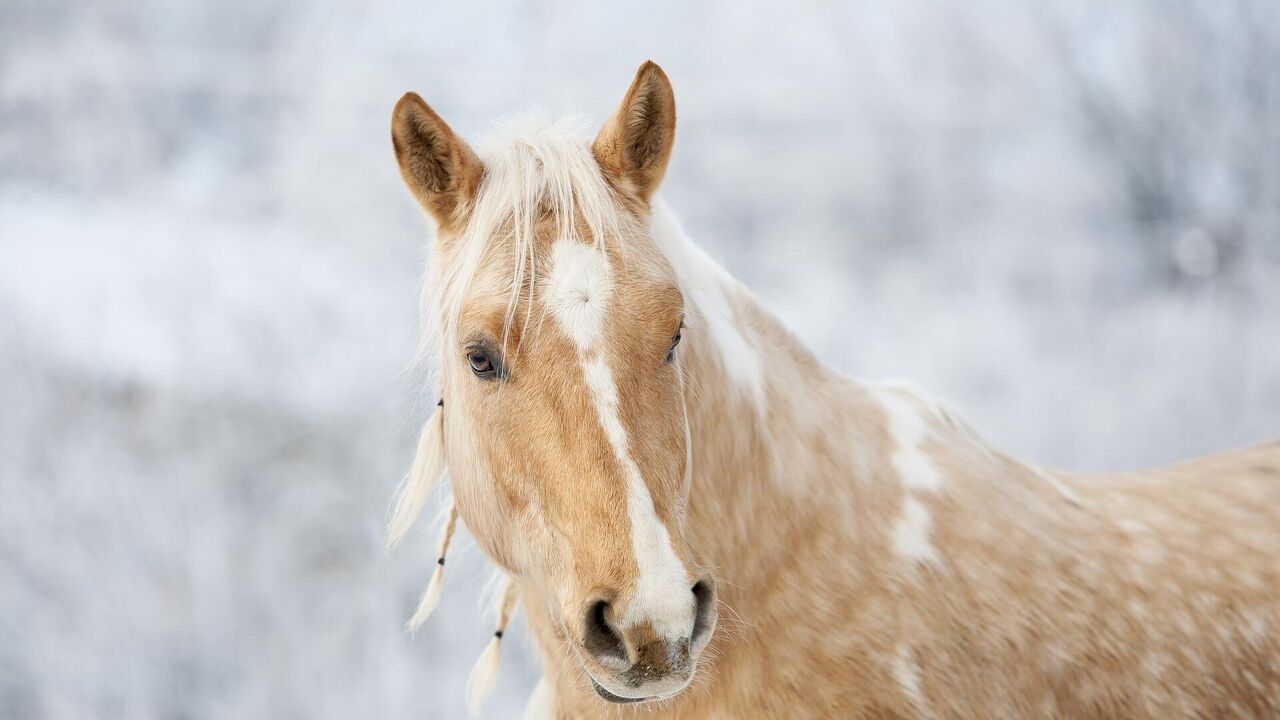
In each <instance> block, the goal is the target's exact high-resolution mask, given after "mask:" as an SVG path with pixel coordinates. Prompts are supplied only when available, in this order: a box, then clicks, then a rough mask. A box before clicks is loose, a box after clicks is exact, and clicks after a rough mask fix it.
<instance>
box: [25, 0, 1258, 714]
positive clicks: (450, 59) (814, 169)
mask: <svg viewBox="0 0 1280 720" xmlns="http://www.w3.org/2000/svg"><path fill="white" fill-rule="evenodd" d="M466 6H470V7H473V8H474V9H463V8H464V7H466ZM646 58H653V59H655V60H656V61H658V62H659V63H661V64H662V65H663V67H664V68H665V69H666V70H667V72H668V74H669V75H670V76H671V78H672V80H673V82H674V83H675V86H676V90H677V96H678V101H679V107H680V131H679V139H678V141H677V148H676V155H675V158H674V161H673V163H672V166H671V169H670V171H669V173H668V176H667V177H668V179H667V182H666V185H665V188H664V194H665V196H666V198H667V200H668V202H669V203H670V204H671V205H672V206H673V207H674V209H675V210H676V211H677V213H678V214H680V215H681V216H682V218H683V220H684V222H685V225H686V227H687V229H688V230H689V231H690V233H691V234H692V235H693V236H694V237H695V238H697V239H699V240H700V241H701V243H702V244H703V245H704V247H706V248H707V249H708V250H709V252H710V253H711V254H712V255H713V256H715V257H716V258H719V259H720V260H721V261H723V262H724V263H725V264H726V265H727V266H728V268H729V269H730V270H731V271H732V272H733V273H735V274H737V275H738V276H739V277H740V278H742V279H743V280H744V281H745V282H746V283H747V284H748V285H750V286H751V287H753V288H754V289H755V290H756V291H757V292H758V293H759V295H760V296H761V298H762V299H763V300H764V302H765V303H766V304H767V305H768V306H770V307H772V308H773V309H774V310H776V311H777V312H778V313H779V314H780V315H781V316H782V317H783V318H784V319H785V320H786V322H787V323H788V324H789V325H790V326H791V327H792V328H793V329H794V330H796V332H798V333H799V334H800V335H801V336H802V337H803V338H804V339H805V340H806V341H808V342H809V343H810V344H811V345H812V346H813V347H814V348H815V349H817V350H818V351H819V352H820V353H821V354H822V355H823V356H824V358H825V359H826V361H827V362H828V363H829V364H831V365H833V366H835V367H837V368H840V369H842V370H845V371H848V372H850V373H853V374H856V375H859V376H863V377H868V378H884V377H893V376H902V377H906V378H910V379H912V380H914V381H916V382H917V383H919V384H921V385H923V386H924V387H925V388H927V389H929V390H931V391H932V392H934V393H936V394H937V395H940V396H942V397H944V398H946V399H948V400H949V401H950V402H951V403H952V404H953V405H954V406H955V407H956V408H957V409H959V410H960V412H961V414H962V415H964V416H966V417H967V418H968V419H969V420H970V421H971V422H972V423H973V424H974V425H975V426H976V427H978V428H979V429H980V430H981V431H982V432H983V433H984V434H985V435H986V436H987V437H988V438H989V439H990V440H991V441H992V442H993V443H995V444H996V445H997V446H999V447H1002V448H1004V449H1006V450H1008V451H1010V452H1013V453H1015V454H1018V455H1021V456H1022V457H1024V458H1027V459H1030V460H1035V461H1039V462H1043V463H1046V464H1050V465H1056V466H1062V467H1066V468H1071V469H1077V470H1103V469H1126V468H1135V467H1139V466H1142V465H1148V464H1155V463H1164V462H1170V461H1174V460H1177V459H1180V458H1185V457H1188V456H1192V455H1197V454H1201V453H1207V452H1210V451H1214V450H1220V449H1226V448H1231V447H1235V446H1240V445H1244V444H1248V443H1253V442H1257V441H1261V440H1264V439H1268V438H1271V437H1275V436H1280V72H1278V71H1277V68H1280V3H1276V2H1274V0H1132V1H1128V0H1122V1H1120V2H1117V1H1116V0H1097V1H1093V0H1083V1H1079V2H1076V1H1068V0H1042V1H1040V2H1035V3H1021V4H1018V3H1014V4H1011V3H1007V2H995V1H993V0H975V1H972V2H967V3H963V4H957V3H943V2H924V1H921V0H908V1H904V2H895V3H879V2H841V3H837V2H826V1H823V2H818V1H816V0H801V1H798V2H789V3H775V2H767V1H765V0H749V1H744V0H721V1H719V2H704V3H697V4H692V3H684V2H679V1H677V0H653V1H652V2H648V3H645V4H644V7H643V8H642V9H640V8H637V9H631V10H627V9H622V8H617V7H614V6H613V4H611V3H567V2H542V3H532V2H499V1H496V0H495V1H492V2H486V3H483V4H464V3H457V4H455V5H451V6H446V5H443V4H439V3H430V4H428V3H426V2H377V3H367V2H356V1H355V0H321V1H320V2H302V1H301V0H226V1H224V2H218V3H209V2H200V1H199V0H109V1H108V0H99V1H94V0H4V1H3V2H2V3H0V717H4V718H23V719H28V718H192V719H196V718H273V719H275V718H354V717H371V718H420V717H429V718H453V717H461V716H463V709H462V686H463V682H464V679H465V676H466V673H467V671H468V669H469V667H470V665H471V663H472V661H473V660H474V659H475V658H476V656H477V655H478V654H479V652H480V650H481V648H482V647H483V645H484V644H485V642H486V641H487V640H488V637H489V633H490V628H489V625H488V621H487V620H484V619H482V618H481V615H480V613H479V612H478V611H477V608H476V599H477V594H478V589H479V586H480V585H481V584H482V583H483V580H484V578H485V577H486V575H487V572H488V571H487V568H486V564H485V561H484V560H483V559H482V558H481V556H480V554H479V552H478V551H477V550H476V549H475V547H474V545H473V544H471V543H469V542H466V541H464V542H462V543H461V547H460V549H459V551H458V552H457V553H456V554H455V555H454V558H456V559H451V562H450V571H449V573H448V574H447V575H446V587H445V596H444V602H443V604H442V606H441V608H440V610H438V611H437V614H436V616H435V617H434V618H433V619H432V620H431V621H430V622H429V623H428V624H427V626H426V627H425V628H424V629H423V630H422V631H420V632H419V633H418V634H417V636H415V637H410V636H408V635H406V634H405V632H404V631H403V623H404V620H405V619H406V618H407V617H408V616H409V614H410V612H411V610H412V607H413V604H414V602H415V600H416V595H417V593H418V592H419V590H420V589H421V588H422V587H423V585H424V584H425V583H426V580H427V578H428V574H429V572H430V570H431V564H432V562H433V560H434V558H433V557H432V556H433V547H432V546H433V545H434V542H435V540H434V538H435V533H434V530H433V529H432V528H430V527H429V526H428V525H427V524H426V523H423V525H424V527H422V528H420V529H419V530H418V532H417V533H416V534H415V535H413V536H412V538H411V540H410V542H409V544H408V546H407V547H405V548H403V549H401V550H399V551H397V552H396V553H394V554H391V555H387V554H386V553H384V552H383V551H382V549H381V541H382V534H381V530H382V527H383V520H384V517H385V510H386V507H387V505H388V502H389V500H390V498H391V495H392V492H393V490H394V487H395V485H396V483H397V482H398V480H399V478H400V476H401V473H402V472H403V471H404V470H405V469H406V468H407V466H408V462H409V460H410V456H411V443H412V439H413V437H414V435H415V434H416V431H417V428H418V427H419V425H420V423H421V422H422V420H423V419H424V418H425V416H426V414H427V411H428V410H429V409H430V408H431V405H432V403H433V401H434V398H432V397H430V392H429V391H428V390H426V389H425V387H424V374H423V373H422V372H421V371H418V370H413V369H411V368H410V360H411V357H412V355H413V350H414V344H415V333H416V327H417V325H416V324H417V314H418V307H417V289H418V284H419V278H420V275H421V270H422V266H423V263H424V259H425V249H426V246H427V242H428V238H429V232H430V231H429V225H428V222H427V221H426V219H425V218H424V217H423V216H422V215H421V213H420V212H419V211H418V209H417V208H416V207H415V206H414V205H413V203H412V201H411V200H410V198H409V195H408V193H407V192H406V191H405V190H404V189H403V188H402V186H401V183H400V179H399V176H398V173H397V171H396V168H395V163H394V161H393V158H392V153H391V148H390V142H389V135H388V122H389V116H390V111H391V107H392V105H393V104H394V103H395V101H396V99H397V98H399V96H400V95H401V93H403V92H404V91H406V90H411V89H412V90H417V91H418V92H420V93H421V94H422V95H423V96H424V97H425V98H427V100H428V101H429V102H430V103H432V105H433V106H434V107H435V108H436V109H437V110H439V111H440V113H441V114H442V115H444V117H446V118H447V119H448V120H449V122H450V123H451V124H452V125H453V127H454V128H455V129H456V130H458V131H459V132H461V133H462V134H463V135H464V136H468V137H475V136H476V135H478V134H479V133H480V132H482V131H483V130H484V129H485V127H486V126H487V125H488V124H489V123H490V122H491V121H492V120H494V119H495V118H497V117H499V116H501V115H503V114H504V113H508V112H510V111H511V110H513V109H516V108H519V107H521V106H525V105H528V104H529V103H532V102H538V103H541V104H543V105H545V106H548V107H550V108H553V109H579V110H581V111H584V112H586V113H588V114H590V115H592V116H594V117H596V118H598V119H603V118H604V117H606V116H607V114H608V113H609V112H610V111H611V110H612V109H613V108H614V107H615V105H616V103H617V102H618V101H619V99H620V98H621V96H622V93H623V92H624V90H625V89H626V87H627V85H628V83H629V82H630V80H631V78H632V75H633V73H634V71H635V68H636V66H637V65H638V64H639V63H640V62H641V61H643V60H645V59H646ZM832 328H835V329H836V331H835V332H832ZM514 635H515V636H516V637H517V638H520V639H519V640H517V642H516V643H508V645H507V650H506V653H505V657H504V659H503V662H504V671H503V674H502V676H501V677H500V680H499V685H498V690H497V693H496V697H495V698H494V699H493V700H492V702H491V703H490V706H489V708H490V710H491V715H492V716H493V717H507V716H511V715H513V714H515V713H516V712H517V711H518V709H519V708H520V707H522V705H523V702H524V699H525V697H526V696H527V695H528V693H529V692H530V690H531V689H532V687H533V684H534V682H535V679H536V675H535V667H536V665H535V663H534V661H533V659H532V655H531V653H530V652H529V651H528V649H527V648H522V647H521V645H526V644H527V643H526V642H525V641H524V640H523V636H524V634H523V631H520V630H516V631H515V632H514Z"/></svg>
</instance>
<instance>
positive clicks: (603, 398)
mask: <svg viewBox="0 0 1280 720" xmlns="http://www.w3.org/2000/svg"><path fill="white" fill-rule="evenodd" d="M552 259H553V264H552V269H551V274H550V276H549V277H548V279H547V300H546V306H547V310H548V312H550V313H551V315H552V317H554V318H555V320H556V322H557V323H558V324H559V325H560V328H561V330H563V331H564V333H565V334H566V335H568V336H569V338H570V339H572V340H573V343H574V345H576V346H577V348H578V358H579V361H580V362H581V365H582V376H583V380H584V381H585V382H586V385H587V388H588V389H589V390H590V391H591V398H592V402H593V404H594V405H595V409H596V415H597V417H598V418H599V421H600V427H601V429H603V430H604V434H605V437H606V438H608V441H609V446H610V447H611V448H612V450H613V454H614V457H615V459H616V460H617V461H618V465H619V466H620V467H621V468H622V472H623V475H624V479H625V481H626V488H627V517H628V519H629V520H630V522H631V544H632V550H633V552H634V553H635V558H636V567H637V569H638V575H639V577H638V578H637V579H636V596H635V598H634V599H633V600H632V602H631V605H630V607H629V608H628V609H627V612H626V613H625V615H624V617H623V618H622V627H623V629H625V628H627V627H630V626H631V625H633V624H636V623H639V622H641V621H649V622H651V623H652V624H653V625H654V628H655V629H656V630H657V631H658V632H660V633H662V634H664V635H665V636H668V637H683V636H687V635H688V634H689V633H690V632H691V631H692V628H693V614H694V602H693V596H692V594H690V593H689V590H688V584H689V583H688V573H687V572H686V571H685V568H684V565H683V564H682V563H681V562H680V559H679V558H678V557H676V553H675V549H674V548H673V547H672V545H671V538H670V536H669V535H668V534H667V528H666V526H665V525H663V524H662V521H661V520H659V519H658V513H657V510H656V509H655V508H654V506H653V497H652V495H650V493H649V488H648V486H647V485H646V484H645V482H644V478H643V477H642V476H641V474H640V468H639V466H637V465H636V463H635V460H633V459H632V458H631V453H630V449H629V447H628V439H627V431H626V428H625V427H624V426H623V424H622V418H621V416H620V415H619V414H618V389H617V386H616V385H615V383H614V379H613V372H612V371H611V370H610V369H609V365H608V363H607V362H605V358H604V354H603V347H602V343H603V341H604V321H605V318H606V316H607V314H608V309H609V300H610V294H611V292H612V290H611V282H610V279H609V263H608V259H607V257H606V256H605V254H604V252H603V251H602V250H600V249H598V248H595V247H592V246H589V245H585V244H581V243H577V242H575V241H572V240H561V241H559V242H557V243H556V244H555V246H554V247H553V248H552Z"/></svg>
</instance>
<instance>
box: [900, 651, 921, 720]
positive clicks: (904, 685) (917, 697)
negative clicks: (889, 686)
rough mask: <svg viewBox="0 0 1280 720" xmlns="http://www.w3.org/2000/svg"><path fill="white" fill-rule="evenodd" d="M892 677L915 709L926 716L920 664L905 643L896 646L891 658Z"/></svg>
mask: <svg viewBox="0 0 1280 720" xmlns="http://www.w3.org/2000/svg"><path fill="white" fill-rule="evenodd" d="M893 677H894V679H895V680H897V682H898V687H899V688H901V689H902V692H903V694H904V695H906V696H907V699H908V700H910V701H911V704H912V705H914V706H915V708H916V710H917V711H918V712H920V713H923V714H924V716H925V717H928V713H927V712H926V707H927V706H926V704H925V700H924V693H923V692H921V690H920V666H919V665H917V664H916V661H915V659H914V658H912V657H911V648H910V647H908V646H906V645H900V646H899V647H898V654H897V655H896V656H895V657H894V659H893Z"/></svg>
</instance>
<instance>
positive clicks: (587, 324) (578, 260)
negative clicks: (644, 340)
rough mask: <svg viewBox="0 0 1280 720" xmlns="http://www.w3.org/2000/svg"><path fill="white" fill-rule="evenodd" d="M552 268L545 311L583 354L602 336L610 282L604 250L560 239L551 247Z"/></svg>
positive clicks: (592, 347) (548, 281)
mask: <svg viewBox="0 0 1280 720" xmlns="http://www.w3.org/2000/svg"><path fill="white" fill-rule="evenodd" d="M551 261H552V267H553V268H554V270H553V271H552V273H551V276H550V277H549V278H548V280H547V294H546V305H547V310H548V311H549V312H550V313H551V314H552V315H553V316H554V317H555V318H556V320H558V321H559V323H560V328H561V329H562V330H564V332H565V334H567V335H568V336H569V338H570V339H572V340H573V343H574V345H575V346H577V348H578V352H580V353H584V352H588V351H590V350H592V349H594V346H595V345H596V344H597V343H598V342H599V340H600V339H601V338H603V337H604V316H605V313H606V311H607V310H608V307H609V294H610V292H611V285H612V283H611V281H610V278H609V262H608V260H607V259H606V258H605V256H604V253H602V252H600V251H599V250H597V249H595V248H593V247H591V246H590V245H586V244H583V243H580V242H574V241H572V240H561V241H559V242H557V243H556V244H555V245H554V246H552V248H551Z"/></svg>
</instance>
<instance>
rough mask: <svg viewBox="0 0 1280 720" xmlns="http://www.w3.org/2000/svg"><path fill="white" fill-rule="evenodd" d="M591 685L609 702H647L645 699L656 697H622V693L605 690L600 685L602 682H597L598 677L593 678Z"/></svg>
mask: <svg viewBox="0 0 1280 720" xmlns="http://www.w3.org/2000/svg"><path fill="white" fill-rule="evenodd" d="M591 687H593V688H595V691H596V694H597V695H599V696H600V697H602V698H604V699H605V700H608V701H609V702H611V703H618V704H620V705H621V704H626V703H639V702H645V701H647V700H653V699H654V698H651V697H647V698H629V697H622V696H621V695H614V694H613V693H611V692H609V691H608V690H605V689H604V688H603V687H601V686H600V683H598V682H596V679H595V678H591Z"/></svg>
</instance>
